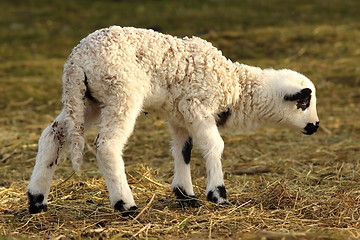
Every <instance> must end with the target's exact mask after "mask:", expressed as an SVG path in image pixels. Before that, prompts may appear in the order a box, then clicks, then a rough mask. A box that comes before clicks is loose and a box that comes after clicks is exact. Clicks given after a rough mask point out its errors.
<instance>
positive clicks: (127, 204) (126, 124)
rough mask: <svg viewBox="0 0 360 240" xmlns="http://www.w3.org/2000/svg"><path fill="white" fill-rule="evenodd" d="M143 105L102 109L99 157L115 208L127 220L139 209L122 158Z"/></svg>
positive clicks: (97, 142) (97, 146) (97, 151)
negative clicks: (128, 216)
mask: <svg viewBox="0 0 360 240" xmlns="http://www.w3.org/2000/svg"><path fill="white" fill-rule="evenodd" d="M129 101H130V100H129ZM129 101H128V102H127V103H129ZM141 105H142V101H134V102H132V104H131V105H128V106H129V107H128V108H125V107H124V106H120V105H107V106H104V107H103V108H102V109H101V124H100V131H99V135H98V137H97V139H96V141H95V148H96V156H97V160H98V164H99V168H100V171H101V173H102V175H103V177H104V178H105V182H106V185H107V189H108V191H109V195H110V202H111V205H112V206H113V207H114V208H115V209H117V210H119V211H120V212H122V215H123V216H127V215H133V214H134V213H135V210H136V209H137V207H136V205H135V201H134V198H133V195H132V192H131V190H130V187H129V185H128V182H127V179H126V175H125V164H124V161H123V158H122V154H123V148H124V146H125V144H126V142H127V140H128V138H129V136H130V135H131V133H132V131H133V128H134V125H135V120H136V118H137V116H138V114H139V112H140V111H141Z"/></svg>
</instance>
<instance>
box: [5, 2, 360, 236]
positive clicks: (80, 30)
mask: <svg viewBox="0 0 360 240" xmlns="http://www.w3.org/2000/svg"><path fill="white" fill-rule="evenodd" d="M359 9H360V1H357V0H347V1H344V0H326V1H325V0H323V1H322V0H318V1H313V0H304V1H297V0H288V1H285V0H273V1H268V0H243V1H235V0H224V1H218V0H213V1H200V0H197V1H185V0H184V1H175V0H169V1H165V0H161V1H160V0H159V1H157V0H153V1H141V0H136V1H116V0H105V1H85V0H78V1H60V0H54V1H40V0H28V1H20V0H13V1H4V2H2V3H1V7H0V111H1V115H0V235H3V236H4V237H3V238H4V239H11V238H15V239H26V238H31V237H35V238H36V237H37V238H43V237H51V238H59V239H60V238H61V236H62V237H63V238H70V237H74V238H77V239H80V238H94V239H97V238H99V237H103V238H118V239H119V238H120V239H121V238H130V237H131V236H133V239H137V238H138V239H142V238H145V239H146V238H150V239H157V238H159V239H166V238H168V239H180V238H184V237H188V238H194V239H203V238H209V237H212V238H243V239H356V238H360V231H359V229H360V225H359V222H360V185H359V180H360V153H359V152H360V122H359V116H360V106H359V105H360V104H359V102H360V90H359V89H360V88H359V87H360V68H359V61H360V47H359V46H360V14H359ZM110 25H121V26H135V27H145V28H147V27H153V28H155V27H156V28H159V29H160V30H161V31H162V32H164V33H169V34H173V35H177V36H185V35H187V36H191V35H196V36H200V37H202V38H204V39H207V40H209V41H210V42H212V43H213V44H214V45H215V46H217V47H218V48H219V49H221V50H222V52H223V53H224V55H225V56H227V57H229V58H230V59H232V60H234V61H239V62H242V63H246V64H250V65H256V66H260V67H263V68H268V67H273V68H291V69H294V70H296V71H299V72H301V73H304V74H305V75H307V76H308V77H309V78H310V79H311V80H313V82H314V83H315V85H316V86H317V95H318V112H319V116H320V120H321V125H322V128H321V129H320V131H319V133H317V134H316V135H314V136H311V137H309V136H302V135H299V134H298V133H294V132H291V131H290V130H286V129H273V128H262V129H261V130H259V131H256V132H250V133H241V132H236V131H224V132H223V138H224V141H225V143H226V145H225V152H224V155H223V159H224V160H223V168H224V171H225V181H226V185H227V188H228V191H229V200H230V202H232V203H233V205H231V206H229V207H227V208H220V207H217V206H213V205H211V204H209V203H207V202H206V201H204V200H205V199H204V196H203V193H204V187H205V178H204V175H205V170H204V164H203V161H202V159H201V155H200V153H199V152H198V151H197V150H196V151H195V152H194V156H193V158H192V171H193V178H194V185H195V191H196V193H197V195H198V196H199V198H200V201H201V202H202V203H203V206H202V207H201V208H199V209H186V210H183V209H180V208H178V206H177V204H176V202H175V201H174V200H173V196H172V194H171V191H170V186H169V183H170V182H171V179H172V164H171V161H172V160H171V157H170V154H169V150H168V148H169V144H168V141H169V136H168V134H167V127H166V123H165V122H163V121H162V120H160V119H158V118H157V117H156V116H152V115H150V116H142V117H140V118H139V121H138V124H137V126H136V129H135V132H134V135H133V136H132V137H131V139H130V141H129V144H128V147H127V150H126V152H125V158H126V165H127V171H128V173H129V182H130V185H131V187H132V188H133V191H134V195H135V199H136V201H137V203H138V206H139V207H140V210H142V209H144V208H145V206H147V205H148V209H146V211H145V212H144V213H143V215H142V216H141V217H140V218H139V219H137V220H136V221H134V220H124V219H122V218H121V217H120V216H119V214H118V213H116V212H113V210H112V209H111V208H110V206H109V201H108V195H107V192H106V189H105V184H104V181H103V179H102V177H101V176H100V174H99V173H98V171H97V166H96V160H95V157H94V155H93V154H92V153H91V151H92V147H91V143H92V141H93V138H94V136H95V134H96V133H95V130H92V131H91V132H90V133H89V134H88V135H87V139H88V143H89V146H88V147H87V148H86V153H85V156H86V160H85V161H86V163H85V166H84V172H83V173H82V174H81V175H79V176H73V177H71V178H70V179H69V180H67V181H65V179H67V178H68V177H69V176H70V175H71V173H72V169H71V166H70V163H69V161H64V162H63V164H62V165H61V166H60V167H59V169H58V171H57V174H56V177H55V179H54V184H53V187H52V192H51V194H50V204H49V208H50V209H49V211H48V212H47V213H44V214H40V215H34V216H32V215H30V214H28V213H27V199H26V195H25V192H26V186H27V182H28V180H29V177H30V174H31V170H32V167H33V165H34V159H35V156H36V151H37V141H38V138H39V135H40V133H41V131H42V129H43V128H44V127H45V126H46V125H47V124H49V123H50V122H51V121H52V119H53V118H54V117H55V116H56V115H57V114H58V112H59V111H60V109H61V103H60V98H61V75H62V65H63V63H64V62H65V60H66V57H67V56H68V54H69V53H70V51H71V49H72V48H73V47H74V46H75V45H76V44H77V43H78V42H79V41H80V40H81V39H82V38H83V37H85V36H86V35H87V34H89V33H90V32H92V31H94V30H96V29H98V28H102V27H107V26H110ZM252 167H263V168H265V169H267V170H268V173H263V174H253V175H244V174H240V170H242V169H250V168H252ZM64 181H65V182H64ZM154 193H155V197H154V200H153V202H150V204H149V200H150V199H151V198H152V196H153V194H154ZM90 200H91V201H90Z"/></svg>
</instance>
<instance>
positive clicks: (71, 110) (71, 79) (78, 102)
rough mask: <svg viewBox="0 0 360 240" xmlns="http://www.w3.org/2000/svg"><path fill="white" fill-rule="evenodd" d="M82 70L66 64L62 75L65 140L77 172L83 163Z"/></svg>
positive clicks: (83, 85) (83, 83)
mask: <svg viewBox="0 0 360 240" xmlns="http://www.w3.org/2000/svg"><path fill="white" fill-rule="evenodd" d="M85 80H86V76H85V73H84V71H83V69H82V68H80V67H79V66H76V65H74V64H73V63H70V62H68V63H66V64H65V66H64V74H63V97H62V102H63V104H64V110H65V115H66V118H65V119H66V127H67V138H68V143H69V145H68V146H69V152H70V158H71V162H72V166H73V168H74V170H75V171H77V172H79V171H80V167H81V165H82V162H83V150H84V145H85V140H84V124H85V92H86V84H85Z"/></svg>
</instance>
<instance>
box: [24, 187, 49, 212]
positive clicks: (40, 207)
mask: <svg viewBox="0 0 360 240" xmlns="http://www.w3.org/2000/svg"><path fill="white" fill-rule="evenodd" d="M28 198H29V212H30V213H31V214H35V213H40V212H46V211H47V205H46V204H43V203H42V202H43V201H44V195H43V194H31V193H30V192H28Z"/></svg>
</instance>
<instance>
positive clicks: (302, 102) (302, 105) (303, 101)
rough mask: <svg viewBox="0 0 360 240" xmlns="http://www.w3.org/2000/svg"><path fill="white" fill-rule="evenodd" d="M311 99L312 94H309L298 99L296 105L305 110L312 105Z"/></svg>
mask: <svg viewBox="0 0 360 240" xmlns="http://www.w3.org/2000/svg"><path fill="white" fill-rule="evenodd" d="M310 100H311V95H309V96H308V97H306V98H304V99H300V100H298V101H297V103H296V107H297V108H298V109H299V108H301V110H303V111H305V109H307V108H308V107H309V106H310Z"/></svg>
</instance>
